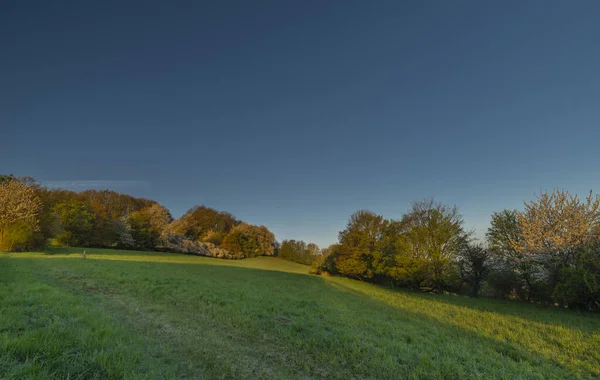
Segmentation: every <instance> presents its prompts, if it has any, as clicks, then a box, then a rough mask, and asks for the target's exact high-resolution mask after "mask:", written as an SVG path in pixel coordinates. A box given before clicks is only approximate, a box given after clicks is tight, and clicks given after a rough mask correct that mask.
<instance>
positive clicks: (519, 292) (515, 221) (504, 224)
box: [486, 210, 540, 301]
mask: <svg viewBox="0 0 600 380" xmlns="http://www.w3.org/2000/svg"><path fill="white" fill-rule="evenodd" d="M486 239H487V242H488V246H489V250H490V254H491V256H492V261H493V262H492V263H491V264H490V265H491V267H492V275H491V283H492V284H493V285H494V287H495V288H496V290H499V293H498V294H497V295H498V296H500V294H502V296H503V297H517V298H521V299H525V300H528V301H531V300H532V299H533V297H534V295H535V293H536V290H537V288H539V282H540V279H539V277H540V274H539V270H538V268H537V266H536V263H535V262H534V260H533V257H532V256H531V255H527V254H526V253H525V252H523V250H521V249H520V247H521V246H522V244H523V236H522V231H521V226H520V225H519V212H518V211H517V210H502V211H501V212H495V213H493V214H492V220H491V223H490V227H489V228H488V230H487V233H486Z"/></svg>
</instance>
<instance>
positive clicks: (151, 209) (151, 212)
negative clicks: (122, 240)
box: [128, 203, 172, 250]
mask: <svg viewBox="0 0 600 380" xmlns="http://www.w3.org/2000/svg"><path fill="white" fill-rule="evenodd" d="M171 219H172V218H171V214H170V213H169V210H167V209H166V208H165V207H163V206H161V205H159V204H157V203H155V204H153V205H151V206H148V207H145V208H143V209H141V210H139V211H136V212H133V213H131V214H130V215H129V218H128V222H129V224H130V226H131V236H132V237H133V240H134V241H135V244H136V247H137V248H141V249H150V250H153V249H156V247H157V246H158V245H160V244H161V240H160V237H161V235H162V234H163V233H165V232H166V230H167V226H168V225H169V223H170V222H171Z"/></svg>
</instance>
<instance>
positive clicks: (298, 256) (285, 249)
mask: <svg viewBox="0 0 600 380" xmlns="http://www.w3.org/2000/svg"><path fill="white" fill-rule="evenodd" d="M320 255H321V252H320V250H319V247H318V246H317V245H316V244H314V243H308V244H307V243H305V242H304V241H302V240H298V241H296V240H284V241H283V242H281V246H280V247H279V250H278V252H277V257H279V258H281V259H284V260H290V261H294V262H296V263H300V264H305V265H311V264H312V263H313V261H315V259H316V258H317V257H318V256H320Z"/></svg>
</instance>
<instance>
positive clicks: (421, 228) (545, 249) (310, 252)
mask: <svg viewBox="0 0 600 380" xmlns="http://www.w3.org/2000/svg"><path fill="white" fill-rule="evenodd" d="M49 241H50V242H52V243H53V244H55V245H63V246H78V247H108V248H121V249H140V250H157V251H169V252H179V253H186V254H194V255H201V256H212V257H218V258H225V259H241V258H248V257H255V256H259V255H269V256H279V257H280V258H282V259H286V260H290V261H295V262H298V263H301V264H306V265H311V272H312V273H315V274H325V273H327V274H332V275H340V276H345V277H350V278H354V279H357V280H361V281H369V282H373V283H378V284H387V285H391V286H397V287H407V288H412V289H415V290H419V291H428V292H435V293H443V292H452V293H464V294H468V295H470V296H473V297H478V296H486V297H495V298H506V299H515V300H521V301H526V302H536V303H542V304H548V305H555V306H564V307H569V308H579V309H587V310H600V197H598V196H593V195H592V193H591V192H590V194H589V196H588V197H586V198H584V199H581V198H579V197H578V196H575V195H571V194H569V193H568V192H567V191H562V190H554V191H552V192H541V193H540V194H539V195H538V196H537V198H536V199H535V200H533V201H530V202H525V204H524V209H523V210H502V211H499V212H496V213H494V214H493V215H492V220H491V225H490V227H489V228H488V230H487V233H486V238H485V241H484V242H479V243H478V242H477V241H475V240H474V239H473V234H472V232H470V231H466V230H465V228H464V221H463V218H462V216H461V215H460V213H459V212H458V209H457V208H456V206H449V205H444V204H442V203H439V202H435V201H434V200H433V199H426V200H423V201H418V202H414V203H413V204H412V206H411V207H410V209H409V210H408V211H407V212H406V213H405V214H404V215H403V216H402V217H401V218H400V219H399V220H393V219H385V218H384V217H383V216H381V215H378V214H376V213H373V212H371V211H367V210H360V211H357V212H355V213H354V214H352V215H351V217H350V219H349V220H348V223H347V225H346V228H345V229H344V230H343V231H341V232H340V233H339V235H338V243H336V244H334V245H332V246H330V247H328V248H326V249H323V250H320V249H319V247H318V246H317V245H316V244H312V243H306V242H304V241H301V240H298V241H297V240H284V241H283V242H282V243H281V244H279V243H277V241H276V240H275V236H274V235H273V233H272V232H270V231H269V230H268V229H267V228H266V227H265V226H255V225H252V224H248V223H245V222H243V221H240V220H238V219H236V218H235V217H234V216H233V215H231V214H230V213H227V212H223V211H217V210H214V209H212V208H209V207H206V206H195V207H193V208H191V209H190V210H188V211H187V212H186V213H185V214H184V215H183V216H181V217H180V218H177V219H174V218H173V217H172V216H171V214H170V212H169V210H168V209H167V208H165V207H164V206H162V205H160V204H159V203H157V202H155V201H152V200H148V199H143V198H135V197H132V196H129V195H126V194H120V193H117V192H114V191H109V190H103V191H97V190H86V191H82V192H79V193H76V192H73V191H68V190H62V189H47V188H45V187H43V186H41V185H40V184H39V183H37V182H36V181H35V180H34V179H32V178H29V177H21V178H18V177H14V176H12V175H8V176H7V175H0V250H4V251H23V250H36V249H41V248H43V247H44V246H45V245H46V244H47V243H48V242H49Z"/></svg>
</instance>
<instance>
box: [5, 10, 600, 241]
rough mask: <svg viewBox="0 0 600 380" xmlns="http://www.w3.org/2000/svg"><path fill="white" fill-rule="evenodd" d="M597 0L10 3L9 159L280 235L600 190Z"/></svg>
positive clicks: (332, 237)
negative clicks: (432, 207) (426, 209)
mask: <svg viewBox="0 0 600 380" xmlns="http://www.w3.org/2000/svg"><path fill="white" fill-rule="evenodd" d="M598 20H600V2H599V1H596V0H591V1H585V0H577V1H563V0H560V1H554V0H538V1H534V0H528V1H521V0H519V1H512V0H507V1H479V0H474V1H461V0H455V1H443V0H419V1H397V0H393V1H384V0H378V1H362V0H361V1H353V0H343V1H334V0H328V1H311V0H303V1H284V0H278V1H245V0H244V1H212V2H208V1H152V0H145V1H124V0H122V1H59V0H56V1H38V2H36V1H27V0H17V1H13V0H8V1H7V0H4V1H2V2H1V3H0V47H1V49H0V132H1V133H0V173H13V174H15V175H19V176H25V175H28V176H33V177H35V178H36V179H38V180H40V181H41V182H42V183H44V184H46V185H48V186H51V187H57V186H58V187H64V188H70V189H74V190H82V189H85V188H98V189H105V188H108V189H113V190H116V191H119V192H125V193H129V194H131V195H135V196H141V197H146V198H150V199H154V200H156V201H158V202H160V203H162V204H163V205H165V206H166V207H168V208H169V209H170V210H171V212H172V214H173V215H174V216H176V217H177V216H180V215H182V214H183V213H184V212H185V211H186V210H187V209H189V208H190V207H192V206H193V205H196V204H204V205H207V206H210V207H213V208H216V209H219V210H225V211H229V212H231V213H233V214H234V215H235V216H236V217H238V218H239V219H242V220H245V221H247V222H250V223H253V224H263V225H266V226H267V227H268V228H269V229H270V230H271V231H273V232H274V233H275V235H276V238H277V239H278V240H279V241H281V240H283V239H290V238H294V239H302V240H305V241H312V242H316V243H317V244H319V245H321V246H327V245H329V244H331V243H334V242H335V241H336V239H337V233H338V231H340V230H342V229H343V228H344V226H345V224H346V221H347V219H348V217H349V216H350V214H351V213H352V212H354V211H356V210H358V209H369V210H372V211H374V212H377V213H379V214H382V215H384V216H385V217H388V218H400V217H401V216H402V214H403V213H404V212H406V211H407V210H408V208H409V207H410V203H411V202H412V201H415V200H420V199H423V198H425V197H435V198H436V199H437V200H438V201H441V202H444V203H448V204H456V205H457V206H458V207H459V210H460V211H461V213H462V215H463V216H464V219H465V226H466V227H467V228H468V229H472V230H474V231H475V233H476V236H479V237H482V236H483V235H484V233H485V230H486V229H487V227H488V225H489V221H490V216H491V214H492V212H495V211H500V210H502V209H504V208H510V209H513V208H517V209H522V207H523V201H527V200H532V199H534V198H535V194H536V193H538V192H539V191H540V190H552V189H553V188H561V189H566V190H569V191H571V192H574V193H578V194H582V195H585V194H586V193H587V192H589V190H590V189H594V190H596V191H600V22H598Z"/></svg>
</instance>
